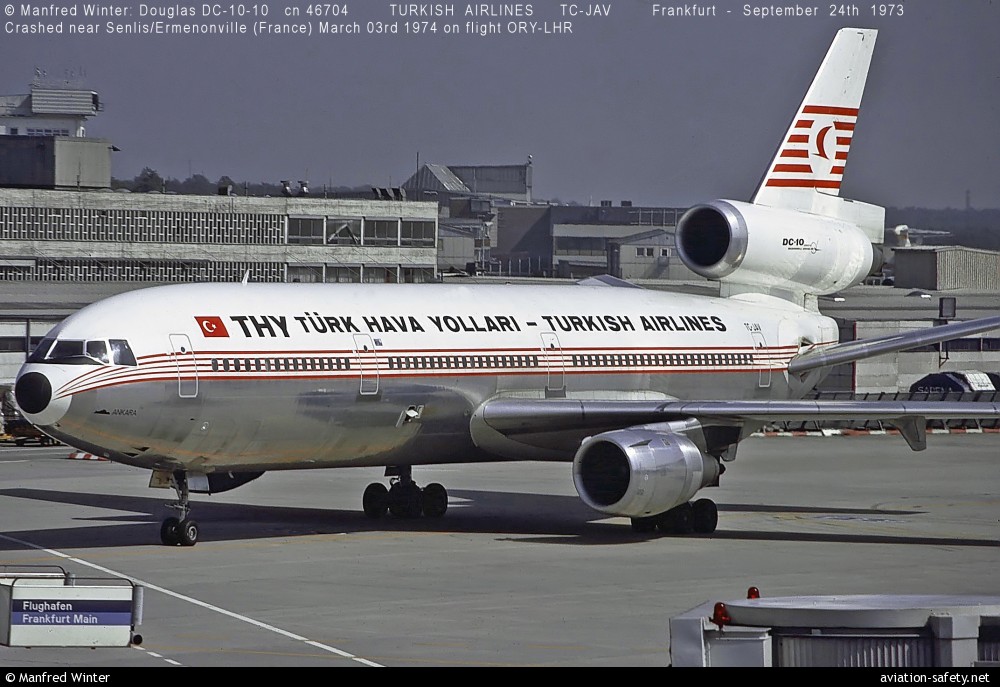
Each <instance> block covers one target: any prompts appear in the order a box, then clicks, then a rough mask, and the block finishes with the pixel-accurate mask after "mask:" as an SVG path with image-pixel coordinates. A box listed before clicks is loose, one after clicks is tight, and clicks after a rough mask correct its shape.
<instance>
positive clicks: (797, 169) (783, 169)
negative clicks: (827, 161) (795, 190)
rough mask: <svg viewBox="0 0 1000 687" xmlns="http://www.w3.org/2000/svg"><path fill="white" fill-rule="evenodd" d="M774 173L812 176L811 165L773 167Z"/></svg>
mask: <svg viewBox="0 0 1000 687" xmlns="http://www.w3.org/2000/svg"><path fill="white" fill-rule="evenodd" d="M774 171H775V172H803V173H805V174H812V171H813V170H812V166H811V165H775V166H774Z"/></svg>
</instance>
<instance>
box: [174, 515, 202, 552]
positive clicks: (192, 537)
mask: <svg viewBox="0 0 1000 687" xmlns="http://www.w3.org/2000/svg"><path fill="white" fill-rule="evenodd" d="M177 534H178V539H179V541H180V545H181V546H194V545H195V544H197V543H198V536H199V535H200V534H201V532H200V531H199V529H198V523H197V522H195V521H194V520H187V519H185V520H181V523H180V525H178V526H177Z"/></svg>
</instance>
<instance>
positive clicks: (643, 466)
mask: <svg viewBox="0 0 1000 687" xmlns="http://www.w3.org/2000/svg"><path fill="white" fill-rule="evenodd" d="M718 479H719V462H718V461H717V460H716V459H715V458H713V457H711V456H706V455H705V454H703V453H702V452H701V450H700V449H699V448H698V447H697V446H696V445H695V444H694V442H693V441H692V440H691V439H689V438H688V437H686V436H684V435H682V434H670V433H663V432H656V431H653V430H649V429H639V428H637V429H619V430H615V431H612V432H605V433H603V434H598V435H596V436H592V437H589V438H588V439H587V440H585V441H584V442H583V444H582V445H581V446H580V449H579V450H578V451H577V452H576V457H575V458H574V459H573V482H574V483H575V485H576V490H577V492H578V493H579V494H580V498H582V499H583V501H584V503H586V504H587V505H588V506H590V507H591V508H593V509H595V510H598V511H600V512H602V513H608V514H610V515H620V516H628V517H633V518H644V517H649V516H653V515H657V514H659V513H663V512H665V511H667V510H669V509H671V508H673V507H674V506H677V505H680V504H682V503H686V502H687V501H689V500H690V499H691V497H692V496H694V494H695V493H696V492H697V491H698V490H699V489H701V488H702V487H706V486H709V485H712V484H715V483H717V482H718Z"/></svg>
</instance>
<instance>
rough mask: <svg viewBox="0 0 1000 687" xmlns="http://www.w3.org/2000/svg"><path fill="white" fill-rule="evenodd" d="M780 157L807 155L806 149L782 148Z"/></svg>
mask: <svg viewBox="0 0 1000 687" xmlns="http://www.w3.org/2000/svg"><path fill="white" fill-rule="evenodd" d="M781 157H809V151H808V150H782V151H781Z"/></svg>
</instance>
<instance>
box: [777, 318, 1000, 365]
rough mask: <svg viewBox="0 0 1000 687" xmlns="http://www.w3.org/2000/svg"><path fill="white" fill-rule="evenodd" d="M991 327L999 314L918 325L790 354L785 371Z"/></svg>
mask: <svg viewBox="0 0 1000 687" xmlns="http://www.w3.org/2000/svg"><path fill="white" fill-rule="evenodd" d="M991 329H1000V316H997V317H983V318H981V319H978V320H968V321H966V322H953V323H952V324H943V325H940V326H937V327H929V328H927V329H918V330H916V331H909V332H902V333H900V334H892V335H890V336H882V337H878V338H873V339H863V340H861V341H846V342H844V343H840V344H833V345H832V346H825V347H823V348H820V349H816V350H812V351H806V352H805V353H803V354H801V355H798V356H796V357H795V358H792V360H791V361H790V362H789V363H788V372H789V373H790V374H793V375H798V376H802V375H804V374H805V373H806V372H809V371H811V370H817V369H820V368H823V367H831V366H833V365H840V364H841V363H849V362H853V361H855V360H863V359H865V358H871V357H873V356H876V355H883V354H885V353H894V352H896V351H906V350H909V349H911V348H917V347H918V346H927V345H930V344H935V343H941V342H942V341H949V340H951V339H958V338H961V337H963V336H969V335H971V334H979V333H980V332H988V331H990V330H991Z"/></svg>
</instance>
